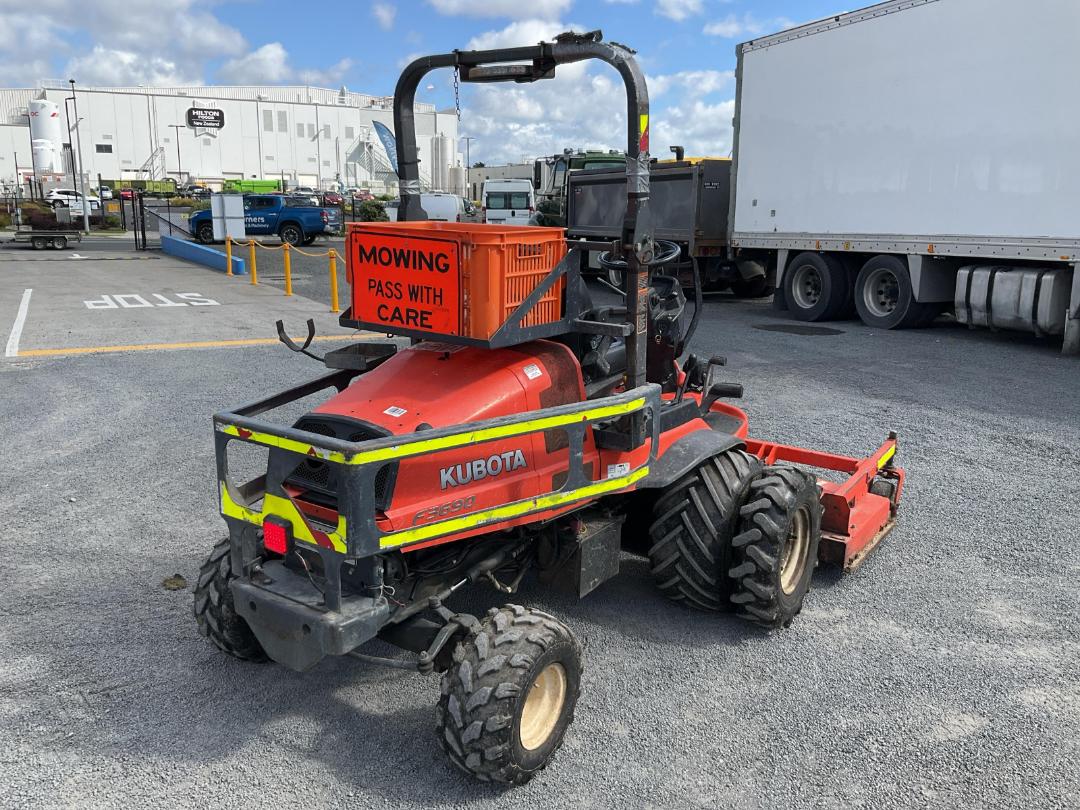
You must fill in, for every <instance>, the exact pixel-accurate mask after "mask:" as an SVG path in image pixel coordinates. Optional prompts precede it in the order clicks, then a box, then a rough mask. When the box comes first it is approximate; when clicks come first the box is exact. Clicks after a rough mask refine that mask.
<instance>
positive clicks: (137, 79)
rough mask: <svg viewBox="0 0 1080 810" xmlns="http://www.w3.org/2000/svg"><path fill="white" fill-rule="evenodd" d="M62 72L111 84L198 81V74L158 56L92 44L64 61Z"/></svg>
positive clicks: (192, 82) (181, 83)
mask: <svg viewBox="0 0 1080 810" xmlns="http://www.w3.org/2000/svg"><path fill="white" fill-rule="evenodd" d="M65 75H69V76H75V77H78V80H79V82H81V83H83V84H98V85H106V86H115V85H137V84H149V85H161V86H167V85H184V84H202V83H203V82H202V76H201V75H199V74H188V73H185V72H183V69H182V68H180V67H179V66H177V64H176V62H173V61H171V60H168V59H165V58H164V57H162V56H146V55H144V54H136V53H132V52H131V51H121V50H117V49H115V48H106V47H104V46H102V45H95V46H94V49H93V50H92V51H91V52H90V53H88V54H86V55H84V56H77V57H75V58H74V59H72V60H70V61H69V62H68V64H67V70H66V71H65Z"/></svg>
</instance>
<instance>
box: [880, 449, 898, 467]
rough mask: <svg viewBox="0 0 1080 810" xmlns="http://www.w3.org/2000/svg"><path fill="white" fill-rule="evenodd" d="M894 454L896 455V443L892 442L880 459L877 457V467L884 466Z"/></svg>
mask: <svg viewBox="0 0 1080 810" xmlns="http://www.w3.org/2000/svg"><path fill="white" fill-rule="evenodd" d="M895 455H896V445H895V444H894V445H893V446H892V447H890V448H889V449H888V450H886V451H885V455H883V456H882V457H881V458H880V459H878V463H877V468H878V469H879V470H880V469H882V468H884V466H885V465H886V464H888V463H889V459H891V458H892V457H893V456H895Z"/></svg>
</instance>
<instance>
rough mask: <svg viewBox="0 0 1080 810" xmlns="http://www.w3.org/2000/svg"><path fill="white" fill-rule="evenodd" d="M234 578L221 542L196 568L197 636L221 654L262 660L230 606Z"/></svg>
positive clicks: (245, 625) (259, 649)
mask: <svg viewBox="0 0 1080 810" xmlns="http://www.w3.org/2000/svg"><path fill="white" fill-rule="evenodd" d="M233 578H234V574H233V572H232V555H231V553H230V547H229V541H228V539H225V540H222V541H221V542H220V543H218V544H217V545H216V546H214V550H213V551H211V552H210V556H209V557H207V558H206V562H204V563H203V566H202V568H201V569H199V581H198V583H197V584H196V585H195V605H194V613H195V621H196V623H197V624H198V625H199V633H200V634H201V635H203V636H206V637H207V638H208V639H210V640H211V641H212V642H214V644H215V645H216V646H217V648H218V649H220V650H222V651H223V652H227V653H228V654H229V655H231V656H233V657H234V658H239V659H241V660H244V661H265V660H266V653H265V652H264V651H263V648H262V645H261V644H259V640H258V639H257V638H255V634H254V633H253V632H251V628H250V627H249V626H248V623H247V622H246V621H244V619H243V618H242V617H241V616H239V615H238V614H237V612H236V610H235V608H234V607H233V597H232V591H231V590H230V589H229V581H230V580H232V579H233Z"/></svg>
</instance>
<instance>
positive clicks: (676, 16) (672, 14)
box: [656, 0, 703, 22]
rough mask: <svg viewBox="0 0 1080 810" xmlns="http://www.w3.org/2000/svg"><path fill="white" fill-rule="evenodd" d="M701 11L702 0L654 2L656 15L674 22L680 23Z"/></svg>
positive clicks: (660, 0)
mask: <svg viewBox="0 0 1080 810" xmlns="http://www.w3.org/2000/svg"><path fill="white" fill-rule="evenodd" d="M702 11H703V7H702V0H656V13H657V14H659V15H660V16H661V17H667V18H668V19H669V20H675V21H676V22H682V21H683V20H685V19H686V18H687V17H692V16H694V15H695V14H700V13H701V12H702Z"/></svg>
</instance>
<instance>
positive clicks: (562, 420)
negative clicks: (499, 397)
mask: <svg viewBox="0 0 1080 810" xmlns="http://www.w3.org/2000/svg"><path fill="white" fill-rule="evenodd" d="M644 407H645V398H644V397H642V398H640V399H634V400H631V401H630V402H624V403H622V404H619V405H606V406H604V407H601V408H590V409H588V410H584V411H576V412H575V413H568V414H563V415H561V416H547V417H544V418H542V419H531V420H529V421H528V422H518V423H516V424H513V425H500V426H499V427H490V428H480V429H478V430H469V431H466V432H464V433H455V434H454V435H452V436H443V437H442V438H438V439H424V440H421V441H418V442H410V443H409V444H402V445H396V446H393V447H384V448H382V449H381V450H366V451H361V452H359V453H356V454H355V455H353V456H352V457H351V458H349V459H346V458H345V454H344V453H339V452H337V451H336V450H320V449H319V448H317V447H314V446H313V445H310V444H307V443H305V442H298V441H294V440H293V439H287V438H285V437H284V436H275V435H274V434H272V433H260V432H259V431H256V430H248V429H247V428H238V427H236V425H222V426H221V428H220V429H221V431H222V432H223V433H227V434H229V435H230V436H236V437H239V438H244V439H247V440H248V441H252V442H255V443H257V444H264V445H267V446H268V447H280V448H281V449H282V450H291V451H292V452H294V453H300V454H302V455H315V456H317V457H318V458H321V459H323V460H324V461H330V462H333V463H334V464H355V465H359V464H370V463H372V462H376V461H390V460H392V459H396V458H408V457H409V456H418V455H422V454H424V453H430V452H433V451H435V450H450V449H452V448H454V447H464V446H466V445H469V444H477V443H479V442H485V441H492V440H494V439H507V438H511V437H514V436H522V435H524V434H526V433H538V432H540V431H542V430H549V429H551V428H555V427H560V426H561V425H569V424H573V423H574V422H594V421H598V420H600V419H607V418H608V417H611V416H622V415H624V414H628V413H633V412H634V411H639V410H641V409H642V408H644ZM241 430H243V432H244V434H245V435H244V436H242V437H241V435H240V432H241Z"/></svg>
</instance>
